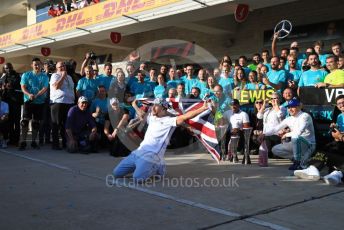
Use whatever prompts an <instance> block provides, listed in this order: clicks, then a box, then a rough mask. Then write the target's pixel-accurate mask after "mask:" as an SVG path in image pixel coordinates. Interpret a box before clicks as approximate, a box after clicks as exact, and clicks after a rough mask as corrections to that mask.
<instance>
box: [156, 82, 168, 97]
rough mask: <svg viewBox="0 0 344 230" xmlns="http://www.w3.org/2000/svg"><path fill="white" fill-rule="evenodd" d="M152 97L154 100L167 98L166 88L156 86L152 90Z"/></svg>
mask: <svg viewBox="0 0 344 230" xmlns="http://www.w3.org/2000/svg"><path fill="white" fill-rule="evenodd" d="M154 97H155V98H166V97H167V91H166V87H165V86H163V85H157V86H155V88H154Z"/></svg>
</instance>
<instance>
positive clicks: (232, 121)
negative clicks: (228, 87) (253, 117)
mask: <svg viewBox="0 0 344 230" xmlns="http://www.w3.org/2000/svg"><path fill="white" fill-rule="evenodd" d="M231 107H232V109H229V110H227V111H226V112H224V113H223V118H224V119H225V122H226V123H228V125H229V126H228V132H227V138H226V146H227V145H228V142H229V139H230V138H229V137H230V136H233V135H235V136H240V140H239V145H238V149H239V150H242V149H243V148H244V144H245V140H244V135H243V132H242V130H243V128H249V127H250V119H249V117H248V114H247V113H246V112H244V111H242V110H240V102H239V101H238V100H237V99H233V100H232V102H231ZM228 134H230V135H228ZM226 152H228V149H227V151H226Z"/></svg>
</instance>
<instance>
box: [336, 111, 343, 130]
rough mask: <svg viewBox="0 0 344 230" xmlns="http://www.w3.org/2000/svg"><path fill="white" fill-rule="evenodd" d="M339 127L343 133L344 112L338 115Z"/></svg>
mask: <svg viewBox="0 0 344 230" xmlns="http://www.w3.org/2000/svg"><path fill="white" fill-rule="evenodd" d="M337 127H338V130H339V131H340V132H341V133H343V132H344V114H343V113H341V114H339V115H338V117H337Z"/></svg>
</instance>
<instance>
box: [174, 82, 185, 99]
mask: <svg viewBox="0 0 344 230" xmlns="http://www.w3.org/2000/svg"><path fill="white" fill-rule="evenodd" d="M185 96H186V95H185V85H184V84H183V83H180V84H178V85H177V96H176V98H185Z"/></svg>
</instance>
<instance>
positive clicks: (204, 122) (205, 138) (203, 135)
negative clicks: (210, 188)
mask: <svg viewBox="0 0 344 230" xmlns="http://www.w3.org/2000/svg"><path fill="white" fill-rule="evenodd" d="M143 100H144V101H145V102H148V103H149V102H150V101H149V100H150V99H148V100H147V99H143ZM152 101H153V100H152ZM166 101H167V102H169V103H170V105H171V107H172V109H173V112H174V114H176V115H177V116H178V115H182V114H185V113H187V112H189V111H192V110H196V109H199V108H201V107H202V106H203V103H204V102H203V101H202V100H198V99H184V98H182V99H178V98H167V99H166ZM150 103H151V102H150ZM210 115H211V111H210V110H207V111H204V112H203V113H201V114H199V115H198V116H196V117H194V118H192V119H189V120H187V121H185V123H186V124H187V125H189V126H190V127H192V129H193V132H194V133H195V136H196V138H197V139H198V140H199V141H200V142H201V143H202V144H203V146H204V147H205V148H206V149H207V150H208V152H209V153H210V154H211V156H212V158H213V159H214V160H216V162H217V163H218V164H219V163H220V159H221V155H220V146H219V143H218V140H217V137H216V132H215V126H214V124H213V123H211V122H210V117H211V116H210Z"/></svg>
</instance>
